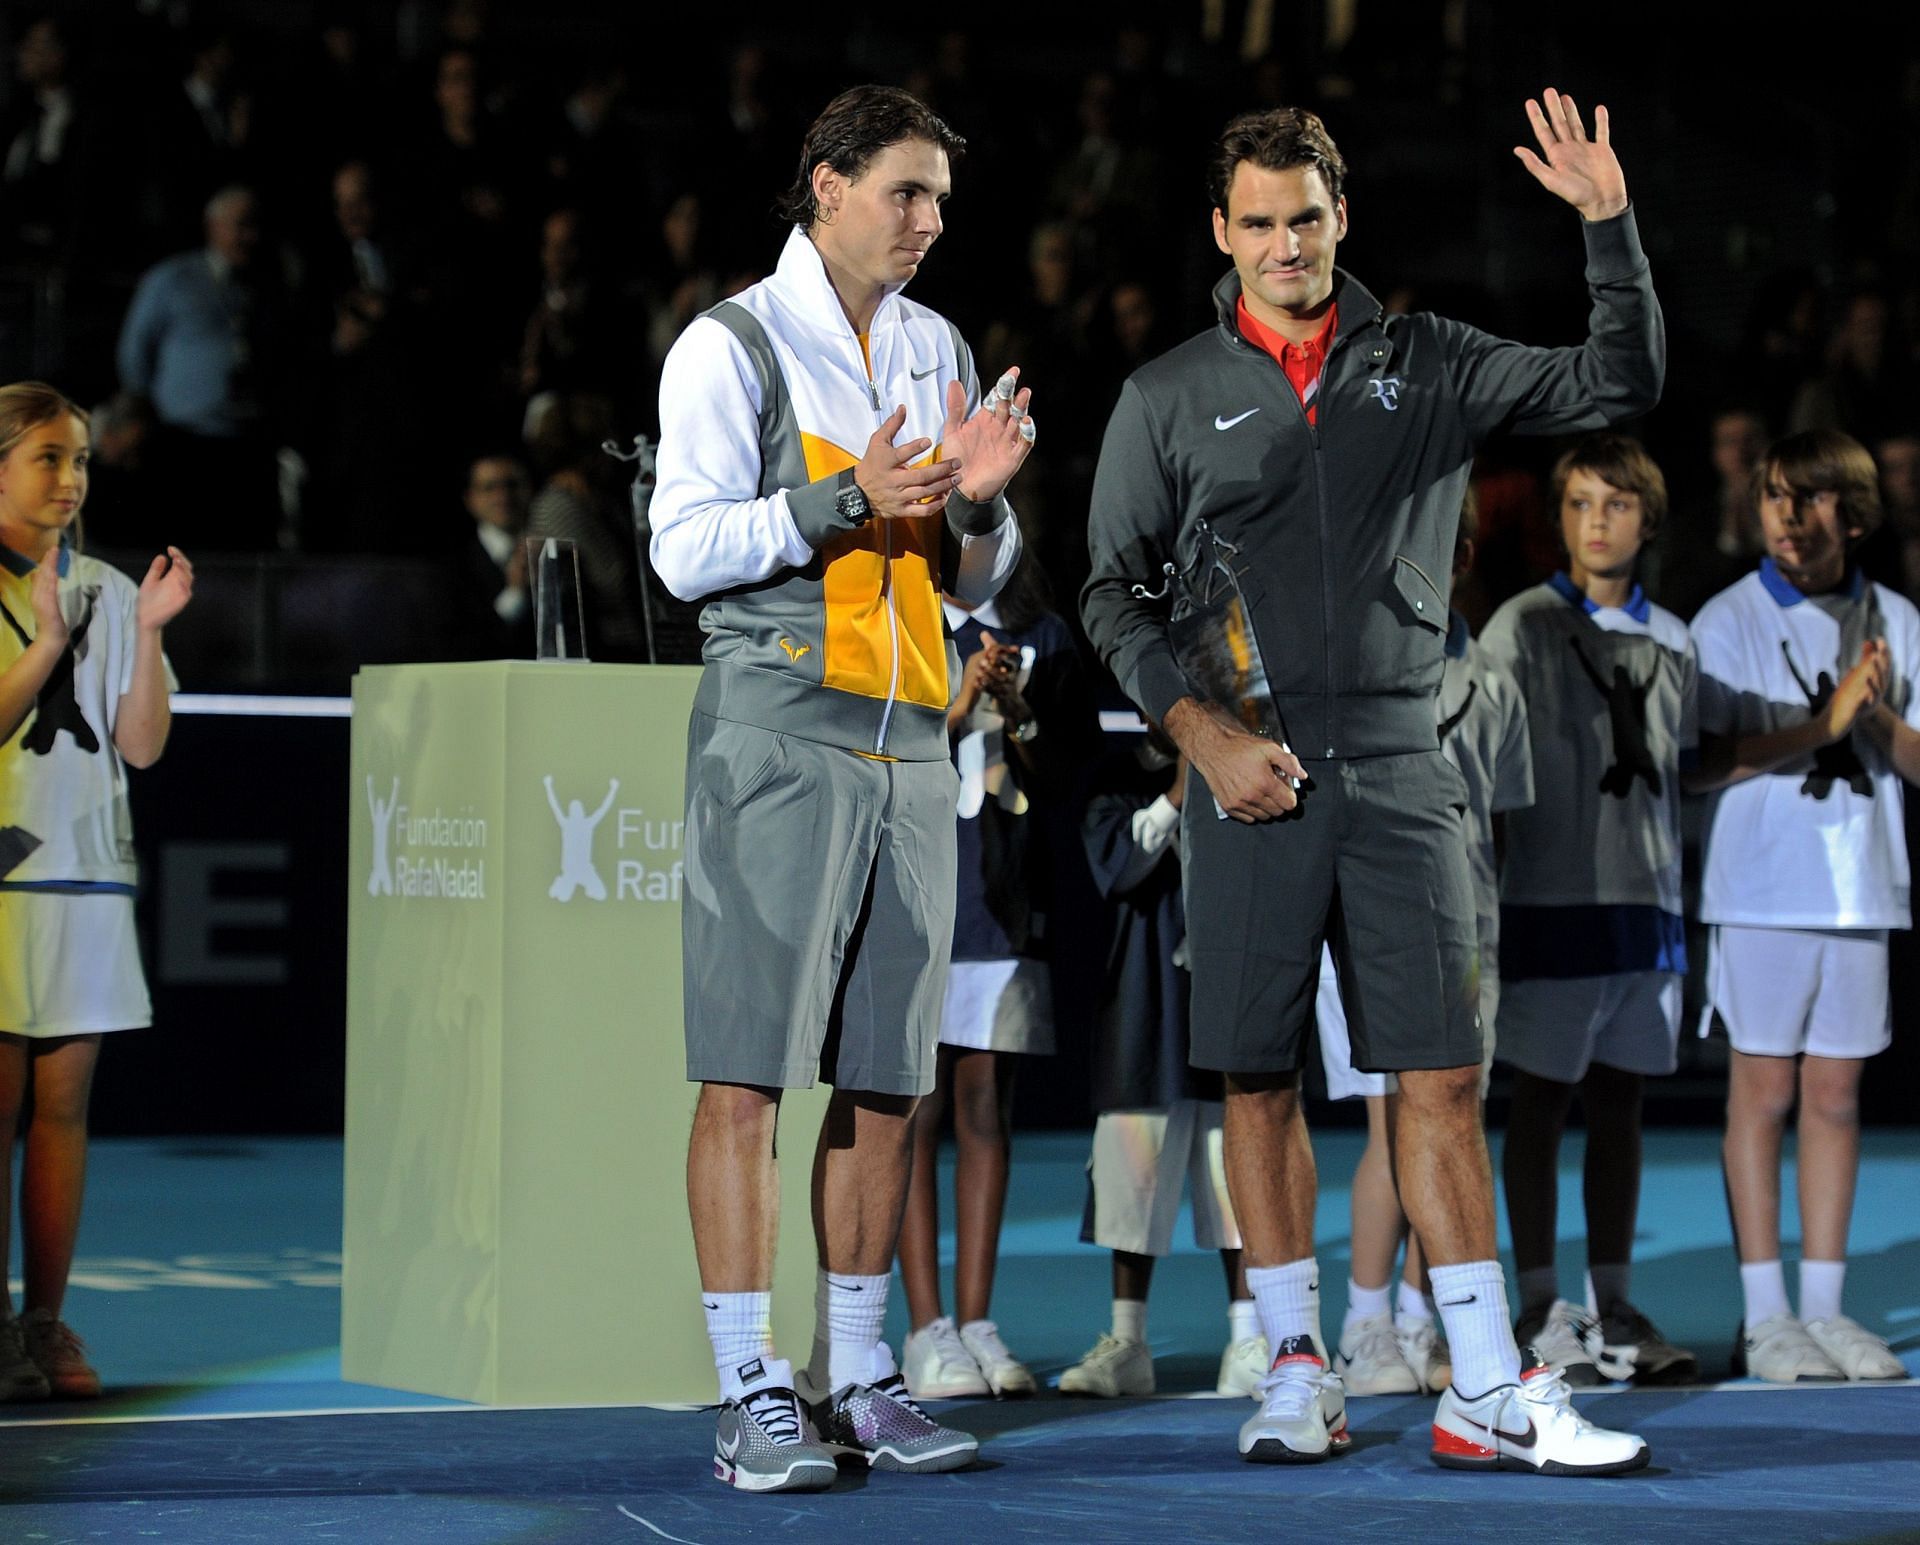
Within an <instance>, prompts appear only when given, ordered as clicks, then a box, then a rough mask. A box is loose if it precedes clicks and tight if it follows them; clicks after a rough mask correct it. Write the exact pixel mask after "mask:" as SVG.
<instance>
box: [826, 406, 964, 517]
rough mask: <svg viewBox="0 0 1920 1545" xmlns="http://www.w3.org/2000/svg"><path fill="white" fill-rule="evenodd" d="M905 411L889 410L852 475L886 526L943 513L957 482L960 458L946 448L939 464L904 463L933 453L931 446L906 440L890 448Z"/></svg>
mask: <svg viewBox="0 0 1920 1545" xmlns="http://www.w3.org/2000/svg"><path fill="white" fill-rule="evenodd" d="M906 423H907V410H906V408H905V407H898V408H895V409H894V410H893V411H892V412H891V413H889V414H888V415H887V419H886V422H885V423H883V424H882V425H881V426H880V427H879V428H878V429H876V430H874V432H873V436H872V438H871V439H869V440H868V441H867V453H866V455H864V456H862V457H861V458H860V464H859V465H858V466H857V467H855V468H854V469H853V480H854V482H856V483H858V484H859V485H860V492H862V493H863V494H865V495H866V496H867V503H868V504H870V505H872V506H873V510H874V513H875V514H876V515H879V516H881V517H882V518H883V519H886V520H912V519H914V518H916V517H918V516H922V515H933V514H937V513H938V512H939V511H940V510H943V509H945V508H946V504H947V495H948V494H950V493H952V492H953V490H954V486H955V485H956V484H957V483H958V482H959V481H960V466H961V462H962V460H964V458H963V457H961V456H960V455H959V453H958V452H957V451H954V450H953V448H952V447H951V446H948V447H947V448H946V457H945V460H942V461H929V462H923V463H921V465H919V466H917V467H916V466H912V465H910V463H911V462H912V461H913V460H914V458H915V457H918V456H924V455H926V453H927V452H928V451H930V450H932V449H933V442H932V441H931V440H909V441H908V442H907V443H906V444H905V445H895V444H894V443H893V437H894V436H895V435H897V434H899V433H900V431H901V430H902V429H904V428H905V427H906Z"/></svg>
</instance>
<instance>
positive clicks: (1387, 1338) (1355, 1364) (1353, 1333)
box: [1333, 1311, 1420, 1395]
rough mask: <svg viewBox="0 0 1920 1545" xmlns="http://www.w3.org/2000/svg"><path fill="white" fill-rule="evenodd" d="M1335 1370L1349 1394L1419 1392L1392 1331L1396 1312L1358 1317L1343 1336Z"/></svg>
mask: <svg viewBox="0 0 1920 1545" xmlns="http://www.w3.org/2000/svg"><path fill="white" fill-rule="evenodd" d="M1333 1367H1334V1371H1335V1372H1336V1373H1338V1374H1339V1375H1340V1382H1341V1384H1342V1385H1343V1386H1345V1388H1346V1392H1347V1393H1348V1394H1349V1395H1417V1394H1419V1393H1420V1375H1419V1374H1417V1373H1415V1372H1414V1371H1413V1368H1412V1366H1411V1365H1410V1364H1409V1363H1408V1362H1407V1359H1406V1357H1405V1355H1404V1354H1403V1353H1402V1352H1401V1350H1400V1342H1399V1339H1398V1338H1397V1337H1396V1336H1395V1335H1394V1333H1393V1314H1392V1312H1391V1311H1382V1312H1381V1313H1379V1314H1370V1315H1368V1316H1367V1317H1366V1318H1365V1319H1362V1320H1355V1321H1354V1322H1353V1323H1352V1324H1351V1325H1349V1326H1348V1327H1347V1328H1346V1330H1344V1331H1343V1332H1342V1333H1341V1336H1340V1350H1339V1352H1338V1353H1336V1354H1335V1356H1334V1359H1333Z"/></svg>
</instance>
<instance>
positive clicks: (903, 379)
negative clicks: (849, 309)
mask: <svg viewBox="0 0 1920 1545" xmlns="http://www.w3.org/2000/svg"><path fill="white" fill-rule="evenodd" d="M869 357H870V358H871V367H869V363H868V361H869ZM869 368H871V374H870V375H869ZM956 379H957V380H958V381H960V382H961V384H962V385H963V386H964V387H965V388H966V392H967V408H968V411H969V412H972V411H973V409H974V408H976V407H977V406H978V405H979V400H980V387H979V382H978V379H977V378H976V374H975V371H974V365H973V355H972V352H971V351H970V350H969V349H968V348H967V346H966V343H965V341H964V340H963V339H962V338H961V337H960V334H959V331H958V330H957V329H956V328H955V327H954V326H953V325H952V324H951V323H950V322H948V321H947V320H946V319H945V318H944V317H942V316H940V315H939V314H938V313H937V312H934V311H930V310H928V309H927V308H926V307H925V306H920V305H916V304H915V303H914V302H912V301H910V300H907V299H905V298H904V297H902V296H901V295H899V294H897V293H895V294H890V295H888V296H887V297H886V299H885V300H883V301H882V302H881V303H880V309H879V310H878V311H877V312H876V313H875V314H874V318H873V324H872V327H871V329H870V330H869V332H868V334H867V347H866V348H865V349H863V348H862V347H861V342H860V338H859V336H858V335H857V334H856V333H855V332H854V330H853V325H852V323H850V322H849V321H848V320H847V316H846V313H845V311H843V310H842V309H841V306H840V302H839V298H838V297H837V296H836V295H835V293H834V290H833V285H832V282H831V281H830V280H829V279H828V277H827V271H826V267H825V264H824V263H823V262H822V261H821V258H820V255H819V253H818V252H817V251H816V250H815V249H814V245H813V243H812V242H811V241H809V240H808V239H807V237H806V236H805V234H804V233H802V232H800V231H797V230H796V231H795V232H794V233H793V234H792V235H791V236H790V237H789V238H788V239H787V245H786V249H785V250H784V251H783V252H782V253H781V256H780V263H779V266H778V267H777V268H776V269H775V270H774V273H773V275H772V277H771V278H768V279H764V280H762V281H761V282H760V283H758V284H756V285H754V286H752V287H751V288H750V289H747V290H745V291H743V292H742V293H741V294H740V295H738V296H737V297H735V298H734V300H732V301H728V302H722V303H721V304H720V305H718V306H716V307H714V308H713V310H711V311H709V312H707V313H706V314H705V315H703V316H701V317H699V318H697V319H696V320H695V321H694V322H693V324H692V325H691V326H690V327H688V329H687V330H686V331H685V332H684V333H682V334H681V336H680V339H679V341H678V342H676V343H675V344H674V346H673V349H672V352H670V353H669V354H668V356H667V361H666V367H665V369H664V371H663V372H662V375H661V380H660V456H659V469H658V485H657V487H656V488H655V491H654V496H653V503H652V509H651V514H652V520H653V542H652V557H653V565H654V568H655V570H656V571H657V572H658V573H659V575H660V578H661V580H662V581H663V582H664V583H665V584H666V586H667V588H668V589H669V590H671V591H672V592H673V593H674V594H675V595H677V596H679V597H680V598H681V599H683V600H688V601H691V600H699V599H704V600H705V601H706V605H705V607H704V608H703V609H702V611H701V614H700V623H701V626H702V627H703V628H704V629H705V630H706V634H707V639H706V645H705V648H704V650H703V656H704V658H705V661H706V672H705V674H704V675H703V676H702V678H701V682H700V689H699V693H698V696H697V697H696V699H695V706H696V707H698V708H699V709H701V710H702V711H703V712H706V713H709V714H712V715H713V716H714V717H716V718H721V719H732V720H737V721H741V722H745V723H749V724H756V725H760V726H762V727H764V728H768V729H776V730H780V731H782V732H784V733H788V734H794V735H799V736H801V737H802V738H804V739H808V740H819V741H824V742H827V743H828V744H832V745H838V746H844V747H845V748H846V749H848V750H850V751H859V752H864V753H867V754H873V755H886V756H893V757H899V758H901V759H903V760H907V761H939V760H944V759H945V758H946V757H947V755H948V747H947V733H946V711H947V702H948V699H949V696H950V691H949V688H950V683H949V682H948V679H947V671H948V665H947V659H948V651H947V642H946V636H945V631H944V619H943V617H942V615H941V610H940V591H941V589H942V587H943V586H944V587H945V588H946V589H947V590H948V591H949V592H951V593H952V594H954V595H955V596H958V597H961V598H963V599H965V600H967V601H968V602H970V603H973V604H979V603H980V602H983V601H986V600H987V599H989V598H990V597H991V596H993V595H994V594H995V593H996V592H997V591H998V590H999V588H1000V586H1001V584H1002V583H1003V582H1004V580H1005V579H1006V576H1007V575H1008V574H1009V573H1011V572H1012V569H1013V566H1014V564H1015V563H1016V562H1017V561H1018V559H1019V556H1020V529H1019V525H1018V523H1017V522H1016V521H1015V520H1014V519H1013V518H1012V511H1011V509H1010V508H1009V507H1008V505H1007V502H1006V499H1005V498H1004V497H1001V498H998V499H995V500H994V501H993V502H992V503H991V504H973V503H971V502H970V501H967V500H964V499H962V498H960V497H959V495H958V494H956V495H954V496H953V497H952V498H951V499H949V501H948V503H947V507H946V510H945V512H944V514H933V515H928V516H926V517H924V518H922V519H918V520H885V519H882V518H880V517H878V516H875V517H874V519H872V520H871V521H870V522H868V524H867V525H865V526H863V527H859V528H855V527H852V526H850V525H849V524H848V522H847V521H846V519H845V518H844V517H843V516H842V515H841V514H840V512H839V511H838V510H837V509H836V508H835V506H834V495H835V492H836V488H835V479H836V477H837V475H838V474H839V473H840V472H842V471H844V470H845V469H846V468H848V467H852V466H854V465H856V464H857V463H858V462H859V460H860V457H861V455H862V454H863V453H864V452H865V449H866V445H867V441H868V440H869V439H870V438H872V435H873V432H874V430H875V429H877V428H878V427H879V425H880V424H881V422H882V421H883V420H884V419H885V418H886V417H887V415H888V414H889V413H891V412H892V411H893V410H894V408H895V407H896V406H898V405H900V404H902V403H904V404H906V409H907V421H906V424H905V426H904V427H903V428H902V430H901V432H900V435H899V437H898V443H902V444H904V443H905V442H906V441H909V440H914V439H919V438H922V437H924V438H926V439H930V440H933V441H934V442H935V444H934V448H933V451H932V453H931V454H932V456H933V458H934V459H938V458H939V456H940V454H941V447H940V445H939V439H940V434H941V430H942V428H943V426H944V424H945V420H946V400H947V383H948V382H949V381H953V380H956Z"/></svg>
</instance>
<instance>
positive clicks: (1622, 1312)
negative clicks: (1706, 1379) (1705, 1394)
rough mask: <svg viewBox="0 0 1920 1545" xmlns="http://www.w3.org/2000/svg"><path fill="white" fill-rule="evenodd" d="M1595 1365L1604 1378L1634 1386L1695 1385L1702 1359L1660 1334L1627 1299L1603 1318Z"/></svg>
mask: <svg viewBox="0 0 1920 1545" xmlns="http://www.w3.org/2000/svg"><path fill="white" fill-rule="evenodd" d="M1593 1361H1594V1366H1595V1367H1597V1368H1598V1369H1599V1370H1600V1372H1601V1374H1602V1376H1604V1377H1606V1378H1609V1379H1613V1380H1616V1381H1619V1382H1623V1383H1624V1382H1629V1381H1630V1382H1632V1383H1634V1384H1691V1383H1692V1382H1693V1381H1694V1380H1695V1379H1697V1378H1699V1377H1700V1359H1699V1358H1697V1357H1695V1356H1694V1355H1693V1353H1691V1352H1689V1351H1688V1350H1687V1349H1686V1348H1685V1347H1677V1346H1675V1345H1674V1344H1673V1343H1672V1342H1670V1341H1668V1340H1667V1338H1666V1337H1665V1336H1663V1335H1661V1334H1660V1328H1659V1327H1658V1326H1657V1325H1655V1324H1654V1323H1653V1321H1652V1320H1650V1319H1648V1318H1647V1317H1646V1316H1645V1315H1644V1314H1642V1313H1641V1312H1640V1311H1639V1310H1638V1309H1636V1308H1634V1306H1633V1305H1632V1304H1630V1303H1628V1302H1627V1301H1626V1300H1625V1299H1624V1298H1623V1299H1620V1300H1619V1301H1618V1302H1616V1303H1614V1304H1611V1305H1609V1306H1608V1308H1607V1310H1606V1312H1605V1313H1603V1314H1602V1315H1601V1316H1600V1345H1599V1347H1598V1348H1597V1350H1596V1351H1595V1353H1594V1359H1593Z"/></svg>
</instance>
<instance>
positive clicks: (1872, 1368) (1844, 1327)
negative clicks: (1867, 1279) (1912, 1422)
mask: <svg viewBox="0 0 1920 1545" xmlns="http://www.w3.org/2000/svg"><path fill="white" fill-rule="evenodd" d="M1806 1332H1807V1335H1808V1337H1809V1338H1810V1339H1811V1340H1812V1342H1813V1344H1814V1345H1815V1346H1817V1347H1819V1348H1820V1350H1821V1351H1823V1352H1825V1353H1826V1354H1827V1356H1828V1357H1830V1358H1832V1359H1833V1363H1834V1366H1835V1367H1837V1368H1838V1369H1839V1370H1840V1371H1841V1372H1842V1373H1844V1374H1845V1375H1846V1376H1847V1377H1848V1378H1849V1379H1904V1378H1905V1377H1906V1376H1907V1370H1906V1368H1905V1366H1904V1365H1903V1364H1902V1363H1901V1361H1900V1359H1899V1358H1897V1357H1895V1356H1894V1355H1893V1348H1892V1347H1890V1346H1888V1345H1887V1344H1886V1342H1884V1341H1882V1340H1881V1339H1880V1338H1879V1337H1878V1336H1876V1335H1875V1334H1874V1333H1873V1332H1872V1331H1870V1330H1868V1329H1867V1327H1866V1326H1864V1325H1862V1324H1860V1322H1859V1321H1857V1320H1850V1319H1848V1318H1847V1317H1846V1316H1845V1315H1844V1314H1836V1315H1835V1316H1834V1317H1833V1318H1832V1319H1830V1320H1808V1321H1807V1323H1806Z"/></svg>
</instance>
